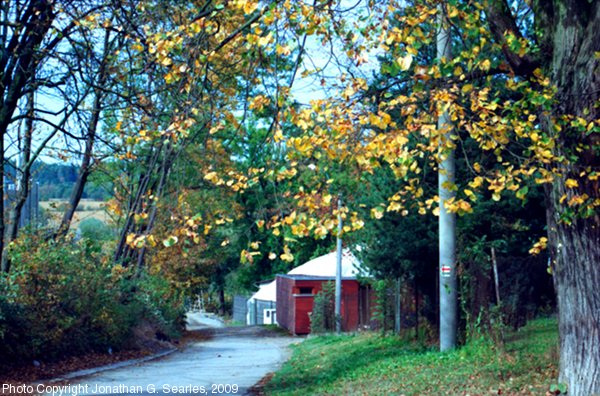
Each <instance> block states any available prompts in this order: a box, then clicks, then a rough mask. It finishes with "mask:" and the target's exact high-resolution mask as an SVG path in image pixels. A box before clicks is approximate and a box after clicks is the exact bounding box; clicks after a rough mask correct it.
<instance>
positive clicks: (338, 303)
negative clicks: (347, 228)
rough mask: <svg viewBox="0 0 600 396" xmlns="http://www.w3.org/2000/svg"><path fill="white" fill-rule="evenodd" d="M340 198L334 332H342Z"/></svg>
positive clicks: (339, 205) (341, 227)
mask: <svg viewBox="0 0 600 396" xmlns="http://www.w3.org/2000/svg"><path fill="white" fill-rule="evenodd" d="M341 209H342V196H341V195H339V196H338V234H337V241H336V242H337V262H336V266H335V331H336V333H338V334H340V333H341V332H342V230H343V228H344V227H343V222H342V212H341Z"/></svg>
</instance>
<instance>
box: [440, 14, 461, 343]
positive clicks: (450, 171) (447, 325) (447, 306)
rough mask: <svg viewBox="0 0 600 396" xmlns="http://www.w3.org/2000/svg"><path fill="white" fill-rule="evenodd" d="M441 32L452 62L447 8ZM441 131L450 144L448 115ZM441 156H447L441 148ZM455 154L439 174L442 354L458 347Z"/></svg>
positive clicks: (442, 54)
mask: <svg viewBox="0 0 600 396" xmlns="http://www.w3.org/2000/svg"><path fill="white" fill-rule="evenodd" d="M438 24H439V30H438V33H437V58H438V59H440V60H441V59H442V58H445V59H446V61H448V60H449V59H450V57H451V56H452V53H451V51H450V45H451V38H450V28H449V26H448V21H447V19H446V15H445V12H444V8H443V6H441V5H440V7H439V14H438ZM438 129H445V130H447V132H446V134H445V139H444V140H450V135H451V130H452V124H451V121H450V116H449V115H448V113H447V112H444V114H442V115H441V116H440V117H439V119H438ZM439 152H440V154H442V153H443V152H444V150H443V149H442V148H440V151H439ZM454 166H455V164H454V150H451V151H449V152H448V153H447V154H446V157H445V158H444V159H443V161H442V162H441V163H440V166H439V170H438V193H439V197H440V217H439V254H440V264H439V265H440V272H439V280H440V281H439V285H440V350H441V351H446V350H449V349H453V348H454V347H455V346H456V329H457V324H458V320H457V305H458V304H457V293H456V216H455V214H454V213H449V212H448V211H447V210H446V208H445V206H444V204H445V202H446V201H448V200H449V199H451V198H453V197H454V196H455V195H456V194H455V192H454V190H453V189H452V186H454Z"/></svg>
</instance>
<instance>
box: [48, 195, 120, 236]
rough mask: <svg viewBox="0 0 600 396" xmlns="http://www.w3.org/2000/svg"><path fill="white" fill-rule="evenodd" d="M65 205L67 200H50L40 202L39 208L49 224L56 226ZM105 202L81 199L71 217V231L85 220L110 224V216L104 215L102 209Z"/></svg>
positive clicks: (104, 211)
mask: <svg viewBox="0 0 600 396" xmlns="http://www.w3.org/2000/svg"><path fill="white" fill-rule="evenodd" d="M65 205H67V200H64V199H50V200H48V201H40V206H41V207H42V208H43V209H44V211H46V213H47V214H48V217H49V218H50V222H51V223H53V224H55V225H57V224H58V223H59V222H60V220H61V219H62V216H63V213H64V208H65ZM104 205H105V202H103V201H94V200H92V199H82V200H81V202H80V203H79V206H78V209H77V211H76V212H75V215H74V216H73V223H72V225H71V227H72V228H73V229H77V228H78V227H79V223H81V222H82V221H83V220H85V219H91V218H93V219H98V220H100V221H102V222H103V223H105V224H110V223H111V222H112V220H111V218H110V216H108V214H107V213H106V210H105V209H104Z"/></svg>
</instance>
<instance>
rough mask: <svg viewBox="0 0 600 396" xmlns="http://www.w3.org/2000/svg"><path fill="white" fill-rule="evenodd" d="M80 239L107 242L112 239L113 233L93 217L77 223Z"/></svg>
mask: <svg viewBox="0 0 600 396" xmlns="http://www.w3.org/2000/svg"><path fill="white" fill-rule="evenodd" d="M79 230H80V231H81V237H82V238H87V239H91V240H95V241H107V240H109V239H111V238H112V237H113V232H112V230H111V229H110V227H109V226H108V225H106V224H105V223H104V222H103V221H102V220H98V219H95V218H93V217H91V218H89V219H85V220H82V221H81V223H79Z"/></svg>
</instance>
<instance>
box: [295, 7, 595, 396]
mask: <svg viewBox="0 0 600 396" xmlns="http://www.w3.org/2000/svg"><path fill="white" fill-rule="evenodd" d="M439 4H441V5H442V7H441V10H442V11H441V12H444V14H445V15H446V16H447V18H448V20H449V23H450V25H451V27H452V29H453V30H454V31H455V33H456V35H455V37H456V38H455V39H454V43H453V45H454V48H455V51H456V54H457V55H456V56H455V57H454V58H453V59H445V58H442V59H440V60H439V61H431V60H429V61H428V60H427V58H426V56H425V55H427V54H431V51H432V47H433V44H434V38H435V33H436V31H437V26H436V24H435V23H434V22H433V21H435V16H436V15H437V14H438V13H439V12H440V11H438V9H437V7H438V5H439ZM336 6H337V4H329V5H328V6H327V7H328V8H329V10H330V11H331V12H329V13H327V14H319V15H318V18H324V19H326V20H327V21H328V22H329V25H328V26H332V29H331V30H329V31H327V32H318V33H317V34H320V36H321V37H323V39H324V40H327V39H330V38H331V37H333V36H337V37H340V40H341V42H342V43H343V44H344V51H345V52H344V54H345V55H347V56H349V57H351V58H352V59H354V62H355V64H360V63H365V62H366V59H367V57H368V55H369V52H370V51H385V52H386V53H388V54H390V56H391V57H393V58H394V59H395V60H396V62H395V64H394V65H392V66H388V68H387V70H385V71H384V72H385V73H386V74H387V75H388V76H389V82H388V85H387V86H385V87H384V89H380V90H378V91H377V90H376V91H373V90H371V89H370V81H369V79H367V78H357V77H356V76H354V75H352V74H348V75H346V76H345V79H342V80H341V83H340V98H330V99H329V100H322V101H315V102H313V104H312V107H311V108H310V109H305V110H303V111H302V112H296V113H294V114H291V116H292V117H293V118H294V119H295V120H296V121H295V122H296V125H298V126H300V127H301V128H302V129H303V130H304V131H305V134H303V135H301V136H299V137H297V138H293V139H289V140H288V144H289V146H290V147H296V148H297V150H296V151H298V152H300V154H302V155H304V156H305V157H311V156H313V155H314V154H315V153H318V152H319V151H320V148H324V149H327V148H328V147H329V146H330V145H335V146H337V147H342V153H343V154H337V155H336V154H335V151H334V150H331V151H327V154H328V155H329V156H330V158H331V159H332V160H341V159H343V158H351V159H352V161H353V163H355V164H357V165H359V166H360V167H361V168H362V169H363V171H365V172H371V171H372V169H373V168H376V167H379V166H388V167H390V168H392V170H393V171H394V173H395V174H396V176H397V177H398V178H399V179H401V180H404V182H405V183H404V187H402V188H400V189H399V191H397V192H396V193H395V194H394V195H393V196H391V197H390V198H389V205H388V207H387V210H399V211H401V212H402V211H408V210H416V211H418V212H420V213H423V214H425V213H426V212H427V211H429V210H433V211H434V213H436V212H437V211H438V210H439V208H437V207H436V203H437V202H438V199H439V198H438V197H437V196H433V197H429V198H428V197H426V196H424V194H423V193H424V191H423V189H422V187H420V176H419V174H420V173H422V171H423V169H424V168H425V167H429V168H432V169H437V167H438V166H439V163H440V162H441V161H442V160H443V159H444V158H446V156H447V155H448V153H449V152H450V151H453V150H455V149H458V150H459V152H460V150H461V146H462V145H463V144H465V143H467V142H469V141H473V142H474V143H475V146H476V147H478V152H465V153H466V154H467V158H468V166H469V169H470V170H471V171H472V177H471V181H470V182H469V184H468V186H466V187H465V188H461V189H460V190H459V191H457V196H456V198H455V199H454V200H451V201H448V202H446V204H445V208H446V209H448V210H450V211H453V212H456V213H458V214H466V213H469V212H471V211H472V207H471V203H470V202H472V201H473V200H474V199H476V195H475V194H476V193H477V192H478V191H481V190H482V188H487V189H488V190H489V191H490V192H491V193H492V198H493V199H494V200H496V201H497V200H500V199H501V198H502V194H503V193H505V192H506V191H513V192H514V193H515V195H516V196H517V197H520V198H524V196H525V195H526V194H527V192H528V188H527V182H528V180H531V181H535V182H536V183H538V184H541V185H544V186H545V189H546V197H545V201H546V208H547V209H548V212H547V225H548V242H549V247H550V252H551V256H552V268H553V277H554V283H555V288H556V292H557V295H558V309H559V318H560V319H559V322H560V334H561V370H560V381H562V382H566V383H567V384H568V386H569V391H570V392H572V393H573V394H582V395H583V394H591V393H594V392H598V390H599V387H600V384H599V382H598V379H599V378H600V377H599V376H597V375H590V373H596V372H597V371H598V367H599V364H600V361H599V359H598V357H599V356H600V351H599V350H598V347H599V346H598V345H599V344H598V343H597V342H596V339H597V329H598V327H599V317H598V315H597V312H599V310H598V306H599V304H600V300H599V299H598V298H597V293H595V290H596V289H597V288H598V287H599V286H600V285H599V284H598V282H599V280H600V276H599V271H600V270H599V269H598V266H597V265H595V263H597V262H598V258H599V257H598V254H599V249H598V246H599V243H598V242H599V232H598V206H599V204H600V200H599V197H598V185H597V183H598V181H597V180H598V153H597V146H598V142H597V131H598V121H597V120H598V112H597V102H598V92H600V91H599V90H598V79H597V70H598V62H599V60H598V58H599V57H598V46H599V45H600V40H599V38H598V34H599V33H598V30H597V29H595V28H594V27H595V26H597V24H598V22H599V18H600V5H599V4H598V3H597V2H582V1H553V2H546V1H544V2H542V1H539V2H535V1H534V2H532V3H526V2H513V3H510V5H509V3H508V2H507V1H505V0H490V1H486V2H482V3H471V2H461V1H447V2H438V1H413V2H402V3H401V2H395V1H388V2H385V4H374V3H368V4H367V5H366V6H365V7H366V9H368V12H364V14H363V15H362V17H359V18H357V19H356V20H354V21H348V20H343V19H336V16H335V10H336ZM311 16H312V17H313V19H312V20H313V21H314V20H315V19H317V17H316V16H315V15H314V14H312V15H311ZM307 20H308V21H309V22H307V23H308V24H310V20H311V19H309V18H307ZM322 22H323V20H322V19H319V25H320V26H321V25H323V23H322ZM393 86H403V87H406V93H402V94H399V95H398V94H393V93H391V92H389V91H388V89H386V88H390V87H393ZM372 104H375V105H376V110H373V108H372V106H371V105H372ZM393 111H398V112H399V113H400V114H401V116H402V118H401V120H400V121H397V120H394V119H393V118H392V117H391V116H390V113H391V112H393ZM444 112H448V114H449V116H450V119H451V121H452V123H453V124H454V129H452V130H448V128H442V129H440V128H438V127H436V126H435V118H436V117H438V116H439V115H440V114H442V113H444ZM303 147H306V149H303ZM315 147H317V148H315ZM488 155H492V156H493V158H494V159H495V161H494V164H492V166H489V167H485V166H482V162H483V161H482V159H483V158H482V156H488ZM447 187H449V188H452V189H454V188H456V186H454V185H448V186H447ZM545 244H546V239H545V238H543V239H542V240H541V241H540V242H539V243H538V244H536V246H534V248H533V251H534V252H535V251H537V250H539V249H540V248H543V247H544V246H545Z"/></svg>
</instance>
